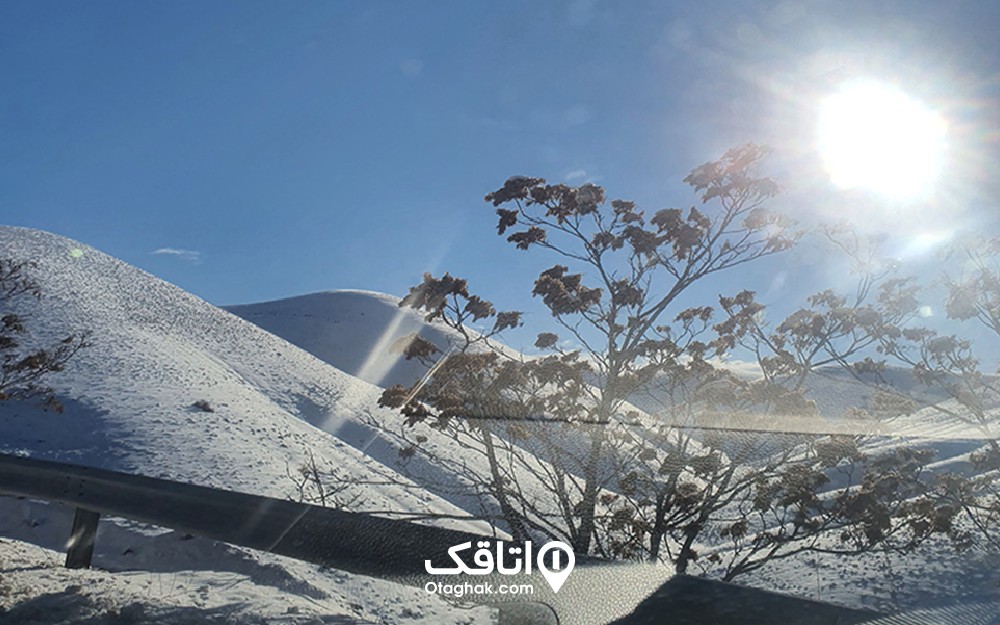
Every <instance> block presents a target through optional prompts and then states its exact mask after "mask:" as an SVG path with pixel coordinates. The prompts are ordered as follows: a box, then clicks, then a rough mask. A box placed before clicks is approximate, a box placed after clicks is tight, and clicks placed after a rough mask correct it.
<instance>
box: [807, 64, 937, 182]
mask: <svg viewBox="0 0 1000 625" xmlns="http://www.w3.org/2000/svg"><path fill="white" fill-rule="evenodd" d="M945 130H946V124H945V121H944V119H943V118H942V117H941V116H940V115H938V114H937V113H935V112H933V111H931V110H929V109H927V108H926V107H925V106H924V105H922V104H921V103H920V102H917V101H916V100H913V99H911V98H910V97H909V96H907V95H906V94H904V93H903V92H901V91H899V90H898V89H895V88H893V87H890V86H887V85H882V84H878V83H874V82H864V83H854V84H850V85H847V86H845V87H844V88H842V89H841V90H840V91H838V92H837V93H834V94H833V95H831V96H829V97H828V98H826V100H824V101H823V104H822V107H821V109H820V116H819V149H820V154H821V155H822V157H823V161H824V163H825V165H826V169H827V171H828V172H829V174H830V178H831V179H832V180H833V182H834V184H836V185H837V186H839V187H842V188H847V189H850V188H866V189H870V190H872V191H875V192H878V193H880V194H883V195H886V196H888V197H891V198H895V199H910V198H915V197H917V196H919V195H921V194H923V193H925V192H926V191H927V190H929V189H930V188H931V186H932V185H933V183H934V179H935V178H936V177H937V174H938V170H939V169H940V166H941V161H942V159H943V157H944V149H945Z"/></svg>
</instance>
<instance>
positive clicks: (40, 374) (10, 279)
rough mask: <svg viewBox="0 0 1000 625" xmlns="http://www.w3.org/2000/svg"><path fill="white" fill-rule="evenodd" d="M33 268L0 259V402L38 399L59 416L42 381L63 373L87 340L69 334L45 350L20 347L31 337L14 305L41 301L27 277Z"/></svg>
mask: <svg viewBox="0 0 1000 625" xmlns="http://www.w3.org/2000/svg"><path fill="white" fill-rule="evenodd" d="M34 266H35V265H34V263H32V262H30V261H18V260H12V259H0V363H2V364H0V400H6V399H28V398H39V399H41V402H42V405H43V406H45V407H46V409H49V410H53V411H56V412H61V411H62V405H61V404H60V403H59V401H58V400H57V399H56V398H55V396H54V394H53V392H52V389H51V388H50V387H49V386H47V385H46V384H44V379H45V378H46V377H48V376H49V375H50V374H52V373H57V372H59V371H62V370H63V368H64V367H65V366H66V363H68V362H69V361H70V359H72V358H73V356H75V355H76V353H77V352H78V351H80V349H82V348H83V347H85V346H86V344H87V343H86V336H85V335H83V334H69V335H67V336H66V337H65V338H63V339H61V340H59V341H57V342H56V343H54V344H52V345H49V346H46V347H38V346H35V345H30V344H29V345H24V344H23V340H24V339H25V338H26V337H29V336H30V333H29V332H28V322H27V321H26V320H25V319H24V318H22V317H21V316H20V315H18V314H16V313H15V312H14V311H13V305H14V303H15V302H16V301H17V300H19V299H23V298H36V299H40V298H41V297H42V290H41V287H40V286H39V284H38V283H37V282H36V281H35V280H33V279H32V278H30V277H29V275H28V271H29V270H30V269H31V268H33V267H34ZM29 342H30V341H29Z"/></svg>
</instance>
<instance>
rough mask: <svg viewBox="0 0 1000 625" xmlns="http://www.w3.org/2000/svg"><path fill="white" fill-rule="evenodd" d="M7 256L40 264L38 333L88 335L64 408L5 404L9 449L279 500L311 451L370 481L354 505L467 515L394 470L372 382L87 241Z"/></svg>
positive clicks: (2, 428) (67, 378) (61, 390)
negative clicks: (373, 425) (379, 432)
mask: <svg viewBox="0 0 1000 625" xmlns="http://www.w3.org/2000/svg"><path fill="white" fill-rule="evenodd" d="M0 250H2V251H3V254H4V255H6V256H11V257H14V258H19V259H26V260H32V261H34V262H35V263H37V267H36V268H34V269H32V270H31V276H32V277H33V278H34V279H36V280H37V281H38V283H39V284H40V285H41V288H42V292H43V294H44V295H43V297H42V299H40V300H38V301H35V300H33V299H31V298H24V299H23V300H21V302H20V306H21V310H20V312H21V313H22V314H23V315H24V317H25V318H26V319H28V320H29V323H28V327H29V329H30V330H31V331H32V333H33V334H34V339H36V340H38V341H40V342H42V343H44V342H46V341H51V340H54V339H55V338H57V337H62V336H65V334H67V333H68V332H71V331H87V332H89V342H90V347H88V348H86V349H84V350H82V351H81V352H80V353H79V354H78V356H77V357H76V358H75V359H74V360H73V361H71V363H70V364H69V366H67V368H66V370H65V371H64V372H61V373H59V374H57V375H54V376H52V377H51V379H50V380H49V381H50V383H51V384H52V385H53V387H54V388H55V389H56V390H57V392H58V395H59V397H60V399H61V400H62V402H63V403H64V404H65V406H66V410H65V412H64V413H62V414H53V413H47V412H43V411H41V410H39V409H38V408H37V407H36V406H35V405H34V404H32V403H30V402H21V403H14V402H3V403H2V404H0V449H2V450H3V451H5V452H22V453H26V454H29V455H31V456H34V457H39V458H47V459H53V460H62V461H69V462H77V463H82V464H87V465H91V466H97V467H103V468H109V469H117V470H124V471H129V472H135V473H141V474H147V475H153V476H156V477H165V478H171V479H179V480H184V481H189V482H192V483H196V484H202V485H208V486H216V487H221V488H228V489H234V490H241V491H250V492H255V493H258V494H265V495H271V496H277V497H286V496H291V495H293V494H294V484H293V482H292V480H291V479H290V478H289V477H288V472H289V470H291V471H293V472H294V470H295V469H296V468H297V467H298V466H300V464H301V463H302V462H303V461H304V459H305V458H306V457H307V455H308V454H309V453H310V452H311V453H313V454H314V455H315V457H316V459H317V462H318V463H319V464H320V465H321V466H335V467H337V468H338V470H339V471H341V473H342V474H343V475H345V476H350V477H352V478H354V481H355V482H361V481H362V480H363V481H365V482H368V484H366V485H364V486H361V485H354V486H351V487H350V488H351V489H353V492H352V491H348V492H345V493H344V494H343V495H344V497H345V498H351V499H354V506H355V509H360V510H372V511H376V510H377V511H383V512H386V511H388V512H392V511H401V512H407V513H415V512H420V511H427V512H431V511H434V512H445V513H446V514H451V515H456V516H461V515H462V510H460V509H459V508H456V507H455V506H453V505H451V504H449V503H447V502H445V501H443V500H442V499H440V498H438V497H435V496H433V495H432V494H430V493H429V492H427V491H421V490H419V489H415V488H413V487H412V486H413V484H412V483H411V482H408V481H407V480H406V479H405V478H402V477H400V476H398V474H396V472H395V471H394V470H393V469H392V467H390V466H387V465H389V464H391V460H392V458H393V456H394V455H395V450H392V449H389V448H387V446H386V445H384V444H382V445H380V444H378V441H374V440H373V434H372V432H371V430H370V429H368V428H366V426H365V425H364V420H365V419H369V418H383V419H388V418H391V415H390V414H389V413H388V412H382V411H379V410H378V409H377V408H376V404H377V398H378V396H379V393H380V390H379V389H378V388H377V387H375V386H373V385H371V384H368V383H366V382H364V381H362V380H359V379H357V378H355V377H353V376H351V375H348V374H346V373H344V372H342V371H340V370H338V369H336V368H334V367H332V366H330V365H328V364H326V363H324V362H322V361H320V360H318V359H317V358H315V357H313V356H312V355H310V354H308V353H306V352H305V351H303V350H301V349H299V348H298V347H295V346H294V345H291V344H289V343H288V342H286V341H284V340H283V339H280V338H278V337H276V336H274V335H272V334H269V333H267V332H265V331H263V330H261V329H260V328H259V327H257V326H256V325H253V324H251V323H249V322H247V321H244V320H243V319H240V318H239V317H237V316H235V315H232V314H230V313H228V312H226V311H224V310H221V309H219V308H217V307H215V306H212V305H211V304H209V303H207V302H205V301H203V300H201V299H199V298H197V297H195V296H193V295H191V294H189V293H187V292H185V291H183V290H181V289H179V288H177V287H175V286H173V285H171V284H168V283H166V282H164V281H162V280H160V279H158V278H155V277H154V276H152V275H150V274H148V273H146V272H144V271H141V270H139V269H137V268H135V267H132V266H130V265H128V264H126V263H124V262H122V261H120V260H117V259H115V258H112V257H110V256H107V255H106V254H103V253H101V252H99V251H97V250H95V249H93V248H90V247H88V246H86V245H83V244H80V243H77V242H74V241H71V240H69V239H66V238H63V237H60V236H57V235H53V234H49V233H45V232H40V231H35V230H26V229H21V228H0ZM199 400H204V401H207V402H208V404H209V405H210V406H211V407H212V408H213V412H205V411H202V410H200V409H198V408H195V407H193V404H194V402H196V401H199ZM373 415H375V416H374V417H373ZM362 450H365V451H362ZM366 452H367V453H366ZM379 453H381V456H382V457H380V458H377V459H373V456H377V455H379ZM387 478H391V479H387ZM465 527H466V528H467V529H471V528H473V527H479V529H480V530H481V529H482V527H480V526H475V525H466V526H465Z"/></svg>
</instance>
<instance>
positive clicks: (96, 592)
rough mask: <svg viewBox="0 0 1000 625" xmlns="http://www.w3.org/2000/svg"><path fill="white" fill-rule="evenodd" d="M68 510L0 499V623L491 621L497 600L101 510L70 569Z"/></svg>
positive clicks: (179, 624)
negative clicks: (443, 595)
mask: <svg viewBox="0 0 1000 625" xmlns="http://www.w3.org/2000/svg"><path fill="white" fill-rule="evenodd" d="M71 521H72V511H71V510H69V509H68V508H63V507H61V506H55V505H47V504H44V503H41V502H30V501H24V500H11V499H0V535H2V536H4V537H5V538H0V622H3V623H37V624H38V625H50V624H69V623H88V624H94V625H97V624H103V623H108V624H109V625H110V624H112V623H150V624H152V623H157V624H161V623H162V624H167V625H202V624H205V623H219V624H221V623H233V624H236V623H239V624H243V623H249V624H255V623H260V624H265V623H266V624H275V623H281V624H289V625H291V624H299V623H301V624H303V625H305V624H309V625H318V624H319V623H339V624H344V625H346V624H348V623H373V624H375V623H378V624H382V623H384V624H389V623H392V624H401V625H403V624H412V623H415V622H422V621H426V622H432V623H455V624H470V625H471V624H472V623H491V622H494V621H495V619H496V615H495V613H494V610H493V609H492V608H488V607H481V606H469V605H465V606H463V605H457V604H450V603H447V602H445V601H442V600H441V599H439V598H437V597H436V596H434V595H429V594H427V593H426V592H424V591H423V590H422V589H420V588H411V587H408V586H401V585H399V584H395V583H391V582H386V581H382V580H379V579H373V578H368V577H362V576H357V575H351V574H349V573H344V572H341V571H334V570H329V569H322V568H320V567H318V566H315V565H311V564H307V563H304V562H300V561H298V560H293V559H290V558H284V557H281V556H274V555H271V554H267V553H261V552H254V551H251V550H247V549H241V548H237V547H232V546H229V545H225V544H221V543H217V542H214V541H209V540H204V539H201V538H197V537H191V536H186V535H183V534H179V533H177V532H173V531H167V530H162V529H157V528H151V527H148V526H144V525H141V524H136V523H132V522H129V521H126V520H121V519H104V520H102V522H101V525H100V529H99V531H98V538H97V542H96V545H95V554H94V568H92V569H90V570H70V569H66V568H64V567H63V562H64V560H65V553H64V552H63V551H62V547H63V544H64V542H65V540H66V536H67V535H68V531H69V527H70V523H71Z"/></svg>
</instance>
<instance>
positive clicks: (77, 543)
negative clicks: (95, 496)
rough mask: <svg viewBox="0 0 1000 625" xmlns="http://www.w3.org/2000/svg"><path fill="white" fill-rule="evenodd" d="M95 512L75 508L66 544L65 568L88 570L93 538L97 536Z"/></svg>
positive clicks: (98, 516)
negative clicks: (71, 527)
mask: <svg viewBox="0 0 1000 625" xmlns="http://www.w3.org/2000/svg"><path fill="white" fill-rule="evenodd" d="M100 519H101V515H100V514H98V513H97V512H92V511H90V510H85V509H83V508H77V509H76V514H75V515H73V529H72V530H71V531H70V534H69V541H68V542H67V543H66V568H68V569H89V568H90V560H91V558H92V557H93V556H94V538H95V537H96V536H97V522H98V521H99V520H100Z"/></svg>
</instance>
